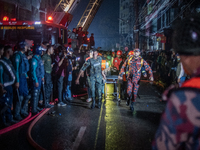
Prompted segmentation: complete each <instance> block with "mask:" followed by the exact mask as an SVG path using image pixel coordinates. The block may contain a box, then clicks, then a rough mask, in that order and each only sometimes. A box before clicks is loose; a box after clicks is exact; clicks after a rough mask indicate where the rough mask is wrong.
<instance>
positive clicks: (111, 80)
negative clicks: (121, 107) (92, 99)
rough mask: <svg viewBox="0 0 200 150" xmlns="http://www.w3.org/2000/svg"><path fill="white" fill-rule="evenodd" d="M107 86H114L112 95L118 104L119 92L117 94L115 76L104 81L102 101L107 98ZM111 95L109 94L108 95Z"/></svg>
mask: <svg viewBox="0 0 200 150" xmlns="http://www.w3.org/2000/svg"><path fill="white" fill-rule="evenodd" d="M107 84H114V89H115V90H116V92H115V90H114V93H112V95H113V96H114V97H115V98H116V99H117V101H118V102H120V94H119V93H120V92H119V87H118V76H117V75H111V76H107V77H106V81H105V88H104V99H106V97H107V96H108V89H107ZM109 94H111V93H109Z"/></svg>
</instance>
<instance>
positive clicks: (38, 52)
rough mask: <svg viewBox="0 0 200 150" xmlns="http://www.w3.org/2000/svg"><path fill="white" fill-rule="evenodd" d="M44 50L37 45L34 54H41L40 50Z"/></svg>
mask: <svg viewBox="0 0 200 150" xmlns="http://www.w3.org/2000/svg"><path fill="white" fill-rule="evenodd" d="M43 50H44V48H43V47H42V46H39V45H37V46H36V47H35V54H36V55H42V51H43Z"/></svg>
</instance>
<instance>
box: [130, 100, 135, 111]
mask: <svg viewBox="0 0 200 150" xmlns="http://www.w3.org/2000/svg"><path fill="white" fill-rule="evenodd" d="M133 105H134V102H131V106H130V110H131V111H132V112H133V111H134V107H133Z"/></svg>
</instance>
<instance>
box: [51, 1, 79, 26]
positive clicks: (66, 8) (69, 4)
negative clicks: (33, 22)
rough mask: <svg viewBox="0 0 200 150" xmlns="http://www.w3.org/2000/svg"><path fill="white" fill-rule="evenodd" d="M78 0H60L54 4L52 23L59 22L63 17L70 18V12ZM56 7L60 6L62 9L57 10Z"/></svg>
mask: <svg viewBox="0 0 200 150" xmlns="http://www.w3.org/2000/svg"><path fill="white" fill-rule="evenodd" d="M79 2H80V0H60V1H59V3H58V4H57V5H56V7H55V9H54V11H53V13H52V15H51V16H52V17H53V21H54V23H57V24H59V23H60V22H61V21H62V19H63V18H66V17H67V19H68V20H70V21H71V20H72V15H71V14H72V12H73V11H74V9H75V8H76V6H77V5H78V4H79ZM58 7H60V8H61V9H62V10H63V11H62V12H57V9H58Z"/></svg>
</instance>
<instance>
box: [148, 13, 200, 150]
mask: <svg viewBox="0 0 200 150" xmlns="http://www.w3.org/2000/svg"><path fill="white" fill-rule="evenodd" d="M199 20H200V17H199V16H189V17H187V18H185V19H183V20H181V21H180V22H179V24H178V25H177V27H176V28H175V30H174V34H173V40H172V41H173V49H174V50H175V52H176V53H178V54H179V55H180V58H181V59H180V61H181V63H182V65H183V68H184V70H185V72H186V73H187V75H188V76H190V77H191V78H190V79H189V80H187V81H185V82H184V83H183V84H182V86H181V87H180V88H178V89H175V88H174V89H167V90H166V91H165V92H164V94H163V96H162V97H163V100H165V101H167V105H166V109H165V112H164V113H163V115H162V118H161V121H160V125H159V127H158V130H157V132H156V135H155V140H154V142H153V147H152V149H153V150H158V149H159V150H163V149H170V150H175V149H190V150H195V149H199V148H200V143H199V139H200V134H199V131H200V122H199V118H200V101H199V99H200V78H199V77H200V61H199V60H200V22H199Z"/></svg>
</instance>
